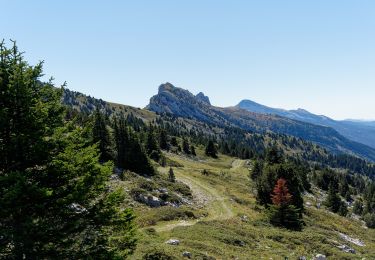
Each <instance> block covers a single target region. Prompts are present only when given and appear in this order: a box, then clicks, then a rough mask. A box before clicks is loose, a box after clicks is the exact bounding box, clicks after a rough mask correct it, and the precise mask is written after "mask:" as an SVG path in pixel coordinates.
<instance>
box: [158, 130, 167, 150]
mask: <svg viewBox="0 0 375 260" xmlns="http://www.w3.org/2000/svg"><path fill="white" fill-rule="evenodd" d="M159 146H160V149H162V150H167V151H168V150H169V143H168V135H167V132H166V131H165V130H164V129H161V130H160V133H159Z"/></svg>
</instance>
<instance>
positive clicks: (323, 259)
mask: <svg viewBox="0 0 375 260" xmlns="http://www.w3.org/2000/svg"><path fill="white" fill-rule="evenodd" d="M314 260H327V257H326V256H325V255H322V254H317V255H316V256H315V257H314Z"/></svg>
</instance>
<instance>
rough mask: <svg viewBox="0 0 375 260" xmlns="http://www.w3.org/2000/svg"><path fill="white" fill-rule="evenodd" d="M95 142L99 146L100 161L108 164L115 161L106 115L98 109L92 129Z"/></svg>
mask: <svg viewBox="0 0 375 260" xmlns="http://www.w3.org/2000/svg"><path fill="white" fill-rule="evenodd" d="M92 137H93V142H94V143H97V144H98V147H99V151H100V161H102V162H107V161H109V160H112V159H113V156H112V152H111V146H112V144H111V138H110V135H109V132H108V129H107V124H106V121H105V118H104V115H103V114H102V113H101V112H100V110H99V108H96V110H95V113H94V125H93V129H92Z"/></svg>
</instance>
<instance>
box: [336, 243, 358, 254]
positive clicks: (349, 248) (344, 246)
mask: <svg viewBox="0 0 375 260" xmlns="http://www.w3.org/2000/svg"><path fill="white" fill-rule="evenodd" d="M338 248H339V249H341V250H342V251H343V252H345V253H351V254H355V253H356V251H355V250H354V249H353V248H351V247H348V246H347V245H341V246H338Z"/></svg>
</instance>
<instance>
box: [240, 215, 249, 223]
mask: <svg viewBox="0 0 375 260" xmlns="http://www.w3.org/2000/svg"><path fill="white" fill-rule="evenodd" d="M241 220H242V221H243V222H248V221H249V217H248V216H246V215H243V216H241Z"/></svg>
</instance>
